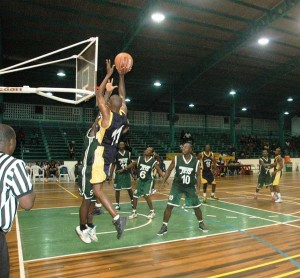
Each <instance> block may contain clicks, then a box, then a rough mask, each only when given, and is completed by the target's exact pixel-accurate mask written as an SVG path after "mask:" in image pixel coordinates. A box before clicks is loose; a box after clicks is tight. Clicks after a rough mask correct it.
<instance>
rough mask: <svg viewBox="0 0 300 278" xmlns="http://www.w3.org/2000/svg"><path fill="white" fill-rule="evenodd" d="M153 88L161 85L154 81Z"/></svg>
mask: <svg viewBox="0 0 300 278" xmlns="http://www.w3.org/2000/svg"><path fill="white" fill-rule="evenodd" d="M153 85H154V86H155V87H160V86H161V83H160V82H159V81H155V82H154V84H153Z"/></svg>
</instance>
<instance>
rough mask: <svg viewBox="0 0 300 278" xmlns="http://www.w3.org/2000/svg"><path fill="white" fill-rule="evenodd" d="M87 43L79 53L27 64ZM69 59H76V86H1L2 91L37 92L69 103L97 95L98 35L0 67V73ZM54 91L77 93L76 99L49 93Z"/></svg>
mask: <svg viewBox="0 0 300 278" xmlns="http://www.w3.org/2000/svg"><path fill="white" fill-rule="evenodd" d="M83 44H87V45H86V46H85V47H84V49H82V50H81V51H80V53H79V54H77V55H72V56H70V57H65V58H62V59H58V60H54V61H48V62H43V63H40V64H34V65H28V66H25V65H27V64H30V63H33V62H36V61H39V60H42V59H44V58H46V57H49V56H52V55H55V54H57V53H61V52H64V51H66V50H68V49H71V48H74V47H78V46H80V45H83ZM68 60H76V82H75V86H76V87H75V88H54V87H38V88H32V87H29V86H23V87H3V86H1V87H0V93H18V94H20V93H21V94H37V95H39V96H42V97H46V98H50V99H53V100H56V101H59V102H64V103H69V104H75V105H76V104H79V103H81V102H84V101H88V100H89V99H90V98H92V97H93V96H94V95H95V92H96V85H97V68H98V37H93V38H90V39H88V40H84V41H81V42H79V43H75V44H72V45H70V46H67V47H64V48H61V49H58V50H56V51H53V52H50V53H47V54H44V55H42V56H39V57H36V58H33V59H30V60H27V61H24V62H22V63H18V64H16V65H13V66H10V67H6V68H3V69H0V75H4V74H9V73H13V72H17V71H23V70H30V69H32V68H37V67H44V66H47V65H51V64H56V63H60V62H64V61H68ZM49 92H53V93H55V94H58V95H59V93H71V94H75V99H74V100H72V99H67V98H62V97H59V96H57V95H56V96H55V95H50V94H47V93H49Z"/></svg>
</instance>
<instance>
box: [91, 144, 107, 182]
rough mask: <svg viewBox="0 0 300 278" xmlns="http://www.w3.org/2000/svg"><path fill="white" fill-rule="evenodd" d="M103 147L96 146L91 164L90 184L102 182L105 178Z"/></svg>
mask: <svg viewBox="0 0 300 278" xmlns="http://www.w3.org/2000/svg"><path fill="white" fill-rule="evenodd" d="M103 152H104V147H102V146H98V147H97V149H96V150H95V154H94V163H93V166H92V178H91V180H90V183H91V184H96V183H102V182H104V181H105V180H106V174H105V171H104V158H103Z"/></svg>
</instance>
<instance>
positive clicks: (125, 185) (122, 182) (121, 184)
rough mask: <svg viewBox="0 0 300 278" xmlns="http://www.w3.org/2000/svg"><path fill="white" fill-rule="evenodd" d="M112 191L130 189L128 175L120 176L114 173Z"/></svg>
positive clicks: (122, 174)
mask: <svg viewBox="0 0 300 278" xmlns="http://www.w3.org/2000/svg"><path fill="white" fill-rule="evenodd" d="M114 189H115V190H124V189H125V190H126V189H127V190H128V189H131V178H130V173H121V174H120V173H116V177H115V182H114Z"/></svg>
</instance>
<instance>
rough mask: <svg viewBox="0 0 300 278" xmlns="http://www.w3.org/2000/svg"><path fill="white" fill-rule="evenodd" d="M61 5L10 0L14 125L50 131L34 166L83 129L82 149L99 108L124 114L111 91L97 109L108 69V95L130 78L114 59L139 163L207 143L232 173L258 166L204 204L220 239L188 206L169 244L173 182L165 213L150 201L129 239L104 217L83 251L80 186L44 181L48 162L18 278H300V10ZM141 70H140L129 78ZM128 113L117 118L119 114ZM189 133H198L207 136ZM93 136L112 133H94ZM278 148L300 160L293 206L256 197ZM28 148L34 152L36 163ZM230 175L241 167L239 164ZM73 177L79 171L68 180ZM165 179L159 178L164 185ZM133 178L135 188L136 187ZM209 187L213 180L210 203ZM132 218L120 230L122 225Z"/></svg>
mask: <svg viewBox="0 0 300 278" xmlns="http://www.w3.org/2000/svg"><path fill="white" fill-rule="evenodd" d="M63 2H64V1H20V0H18V1H6V4H5V5H3V8H2V10H3V11H2V14H1V15H2V16H3V20H2V21H1V25H0V35H1V34H2V32H3V36H1V40H0V52H1V53H0V54H1V56H0V66H1V69H0V83H1V84H0V85H1V86H0V110H1V113H0V123H2V122H3V123H5V122H6V123H7V124H9V125H12V126H13V125H16V126H18V127H21V129H22V127H24V126H26V125H25V124H24V123H25V121H26V124H27V126H29V127H28V129H27V130H28V131H29V132H32V129H34V128H35V129H38V130H39V131H40V134H38V136H40V137H39V138H40V139H39V140H40V143H39V144H36V145H39V147H37V146H34V143H32V142H31V143H30V145H31V146H28V149H23V143H24V144H25V140H24V142H23V140H21V143H19V142H18V143H19V144H20V145H21V147H20V149H21V150H20V155H19V157H18V158H21V159H22V160H27V161H26V162H30V161H31V160H32V161H38V162H41V161H39V160H46V158H47V160H52V159H54V158H58V157H57V155H60V154H61V153H62V152H63V151H62V150H63V149H64V148H66V146H68V147H69V146H70V144H69V143H70V142H69V141H70V139H73V137H74V136H75V135H74V134H77V133H78V138H79V140H78V142H79V141H80V140H81V139H83V137H84V136H85V135H86V131H87V129H85V128H86V127H87V126H88V125H89V126H90V123H92V122H94V121H95V117H96V115H98V116H97V117H99V115H100V114H99V109H98V107H100V112H101V113H102V120H103V118H104V116H105V115H106V114H107V115H113V113H112V111H113V110H112V109H111V107H110V104H108V98H107V99H106V100H105V102H104V101H103V100H102V99H101V97H103V99H104V97H105V96H107V95H105V90H104V89H103V92H101V94H102V93H103V94H102V95H101V94H100V95H99V94H98V100H99V99H101V100H102V101H103V102H102V104H103V105H102V106H103V107H104V108H105V109H107V111H106V110H104V111H106V112H107V113H103V111H102V110H101V103H100V105H99V103H97V105H98V107H97V105H96V106H95V99H94V98H95V94H96V92H97V89H99V88H100V87H101V86H99V87H98V86H97V85H98V84H100V83H101V80H100V79H101V78H103V77H104V76H105V73H107V75H106V77H107V76H108V75H109V78H110V79H109V80H110V81H108V80H106V81H107V82H106V85H108V83H110V82H111V84H110V86H109V87H106V91H107V92H109V94H111V93H112V90H109V89H107V88H110V87H113V85H115V87H118V86H116V85H118V83H117V81H115V83H113V81H112V80H113V78H115V77H116V75H117V74H118V73H117V71H115V72H114V74H115V76H113V75H112V74H113V68H114V67H113V66H112V67H111V65H110V62H107V61H110V60H109V59H111V61H112V64H115V66H116V69H117V70H118V72H119V75H118V77H117V78H119V81H120V80H121V82H120V83H119V89H120V90H119V94H120V96H121V97H122V100H121V99H120V102H122V106H123V108H124V107H125V106H126V107H125V108H126V111H127V106H128V111H129V112H128V115H126V117H127V116H128V119H129V122H130V125H131V126H132V127H133V129H132V134H130V135H129V136H132V137H131V138H127V140H128V141H130V140H132V141H134V142H132V143H133V144H136V145H135V146H134V147H135V149H134V152H133V156H132V157H134V159H135V158H136V157H137V156H139V155H140V154H141V153H142V152H143V151H144V148H145V147H146V146H149V147H151V148H152V151H153V150H155V151H156V150H157V149H155V148H158V149H159V150H158V151H157V152H158V153H159V154H160V155H162V156H163V157H164V158H165V157H166V158H167V160H171V159H172V157H173V156H174V155H175V153H176V152H178V151H179V149H180V148H181V147H182V145H184V143H185V142H188V143H189V144H190V146H191V145H193V147H194V151H196V149H197V151H198V150H199V151H202V150H203V148H204V147H205V145H206V144H208V143H209V144H211V145H212V151H213V152H214V154H215V156H216V157H217V156H223V157H227V161H226V163H227V162H228V161H230V160H232V161H231V163H233V165H234V167H236V165H235V164H238V163H237V160H236V158H237V156H241V157H242V158H243V159H244V160H243V162H242V163H243V166H244V167H245V166H247V171H242V172H243V173H242V174H245V175H239V173H238V172H239V170H235V171H232V173H230V175H229V172H228V176H226V177H224V178H217V190H216V195H217V196H218V197H219V198H220V200H218V201H217V200H212V199H209V198H208V200H207V203H205V204H202V206H201V210H202V214H203V219H204V222H205V225H206V226H207V227H208V229H209V231H208V232H206V233H204V232H202V231H201V230H199V228H198V225H199V223H198V221H197V220H196V217H195V214H194V211H193V210H189V209H186V208H185V205H184V203H185V200H184V199H182V200H181V206H180V207H179V208H174V210H173V213H172V217H171V219H170V221H169V223H168V233H166V234H164V235H163V236H157V232H158V231H159V229H160V227H161V225H162V220H163V215H164V210H165V207H166V205H167V200H168V194H169V191H170V186H171V183H172V179H169V184H168V185H167V186H166V187H165V188H163V189H162V190H160V191H159V192H157V193H155V194H154V195H153V196H152V200H153V204H154V209H155V213H156V216H155V217H154V218H153V219H150V220H149V219H147V215H148V213H149V209H148V206H147V203H146V202H145V201H144V200H143V199H140V200H139V203H138V207H137V213H138V217H137V218H135V219H133V220H128V223H127V226H126V229H125V232H124V234H123V237H122V238H121V239H120V240H118V239H117V238H116V231H115V228H114V226H113V224H112V218H111V216H110V215H109V213H108V212H107V211H105V213H104V214H103V215H97V216H95V217H94V222H93V223H94V224H95V225H97V236H98V239H99V241H98V242H92V243H90V244H85V243H83V241H82V240H80V238H79V237H78V235H77V233H78V234H81V235H82V234H83V231H87V230H84V228H85V224H84V223H86V222H84V223H80V221H79V207H80V204H81V196H80V195H79V193H78V187H77V184H76V183H75V182H74V181H71V182H69V181H68V182H61V183H55V182H54V181H51V182H49V183H43V182H41V181H40V179H44V176H45V173H44V169H42V168H39V169H37V174H38V178H39V181H37V182H36V183H35V184H34V188H35V192H36V193H37V197H36V201H35V204H34V207H33V209H32V210H30V211H24V210H22V209H21V208H19V210H18V212H17V215H16V218H15V225H14V226H13V229H12V231H10V232H9V233H7V234H6V235H5V237H4V236H3V238H4V242H5V238H6V239H7V242H8V246H9V253H10V273H11V276H10V277H12V278H19V277H21V278H24V277H26V278H41V277H42V278H54V277H114V278H115V277H170V278H171V277H193V278H194V277H211V278H212V277H214V278H217V277H255V278H257V277H277V278H279V277H300V251H299V250H300V243H299V232H300V193H299V180H300V173H299V163H300V160H299V156H300V152H299V150H297V149H296V148H294V149H292V147H291V146H292V145H293V144H292V142H289V141H288V140H289V139H292V137H293V136H295V134H297V136H298V140H299V141H298V142H300V136H299V134H300V133H299V131H300V128H299V126H300V125H299V124H300V121H299V118H297V113H298V114H299V103H297V101H299V98H298V93H297V90H298V87H299V86H298V85H299V80H300V78H299V72H300V71H299V61H300V60H299V53H300V45H299V40H298V39H299V30H298V27H299V26H298V27H297V24H298V23H299V20H298V15H299V11H300V8H299V5H300V1H298V0H284V1H281V0H270V1H249V0H243V1H233V0H228V1H223V0H222V1H221V0H214V1H121V0H120V1H77V2H78V3H76V5H74V6H72V7H71V6H70V5H69V4H66V3H63ZM200 2H201V3H200ZM225 2H226V4H224V3H225ZM160 9H161V12H160ZM150 15H151V17H150ZM159 24H161V25H159ZM163 24H164V25H163ZM2 25H3V28H2ZM22 26H25V27H24V30H23V29H22V28H21V27H22ZM2 29H3V30H2ZM4 33H5V34H4ZM89 35H92V37H89ZM98 36H99V37H98ZM2 37H3V38H2ZM84 38H85V39H84ZM2 40H3V45H2ZM74 42H77V43H74ZM63 46H64V47H63ZM61 47H62V48H61ZM268 47H269V48H268ZM55 49H56V50H55ZM127 52H128V53H127ZM36 53H38V54H36ZM42 53H43V54H42ZM41 54H42V55H41ZM36 55H39V56H37V57H35V56H36ZM131 55H132V56H131ZM2 56H3V57H2ZM30 57H35V58H30ZM105 59H107V60H106V65H105ZM113 59H114V60H113ZM2 60H3V61H2ZM133 61H134V66H133ZM98 63H99V64H98ZM100 63H101V64H100ZM132 68H133V74H132V73H130V77H129V78H128V79H127V76H126V78H125V77H124V75H125V74H127V73H128V72H129V71H131V69H132ZM134 71H135V72H134ZM109 72H111V74H109ZM131 74H132V75H131ZM37 76H38V77H37ZM66 76H67V78H66V79H63V78H61V77H66ZM56 78H57V79H56ZM97 78H99V79H98V80H97ZM107 78H108V77H107ZM122 80H126V81H125V84H126V90H125V85H124V83H122ZM14 82H16V84H14ZM297 82H298V83H297ZM26 84H29V85H30V86H29V85H26ZM2 85H3V86H2ZM104 87H105V83H104ZM101 88H102V87H101ZM99 91H100V90H99ZM116 91H117V90H116ZM125 91H126V93H125ZM127 91H128V92H129V94H127ZM20 95H21V97H20ZM25 95H26V96H25ZM22 97H24V101H23V98H22ZM109 97H110V96H109ZM52 101H56V102H57V103H59V104H57V106H55V105H53V102H52ZM125 102H126V103H125ZM125 104H126V105H125ZM67 105H69V106H67ZM75 105H78V106H76V107H75ZM103 107H102V109H103ZM120 107H121V106H120ZM120 107H119V108H118V109H117V110H116V111H113V112H115V113H116V114H118V113H119V114H121V112H120V111H121V110H120ZM109 109H110V110H109ZM124 111H125V110H124ZM247 111H248V112H247ZM3 115H4V116H3ZM103 115H104V116H103ZM107 115H106V116H107ZM288 115H290V116H288ZM123 116H124V119H125V118H126V117H125V115H123ZM289 117H290V118H289ZM292 117H293V118H292ZM97 120H98V124H99V123H100V124H99V126H100V128H99V129H101V128H103V127H102V126H101V122H100V120H99V118H97ZM107 120H108V119H107ZM109 120H110V121H109V126H108V127H107V128H104V129H105V130H106V129H108V128H110V127H111V126H112V127H114V125H113V124H112V122H113V116H109ZM124 122H125V121H124ZM175 123H176V127H175ZM126 124H127V119H126ZM31 125H32V126H31ZM47 125H49V126H48V128H47V127H46V126H47ZM52 125H53V127H52ZM124 125H125V124H124V123H123V125H122V126H121V125H120V126H119V127H118V128H116V129H115V130H112V135H109V136H110V137H111V138H109V139H110V140H109V142H108V143H107V145H106V146H105V147H104V146H103V145H102V146H101V148H103V149H105V148H108V146H114V143H116V144H115V147H116V146H117V143H118V140H119V138H120V135H121V131H122V128H123V127H124ZM69 127H72V128H73V127H74V130H71V128H70V129H68V128H69ZM83 128H84V129H85V130H84V132H82V129H83ZM182 128H184V129H185V131H184V130H182V132H183V137H184V136H185V134H189V137H188V138H190V140H191V141H184V140H182V138H181V137H182V136H181V135H179V132H180V129H182ZM134 129H135V130H134ZM186 129H191V130H192V132H195V133H194V134H196V136H195V141H194V139H192V135H191V134H190V132H189V131H187V130H186ZM295 130H296V131H297V132H298V133H297V132H296V133H293V131H295ZM66 131H67V132H69V135H68V134H67V132H66ZM116 131H119V132H116ZM287 131H288V132H287ZM35 132H36V131H35ZM72 132H73V133H72ZM93 132H95V133H94V135H95V134H96V133H98V132H99V130H98V131H96V124H95V126H94V129H93ZM105 132H106V131H105ZM105 132H104V134H105ZM135 132H136V133H135ZM185 132H186V133H185ZM100 133H101V132H100ZM98 134H99V133H98ZM67 135H68V136H70V137H67ZM94 135H93V136H94ZM197 135H198V138H197ZM179 136H180V138H179ZM71 137H72V138H71ZM255 137H256V138H255ZM258 137H261V138H258ZM288 137H290V138H288ZM295 137H296V136H295ZM97 139H98V140H100V139H99V138H98V137H97ZM102 139H103V138H102ZM102 139H101V140H102ZM111 139H112V140H111ZM258 139H259V140H260V141H259V140H258ZM122 140H124V139H122ZM255 140H256V141H257V142H254V141H255ZM264 140H265V141H266V142H264ZM276 140H277V142H276V143H275V141H276ZM286 140H287V141H286ZM81 141H83V140H81ZM124 141H125V140H124ZM267 141H270V142H267ZM271 141H273V142H271ZM71 142H72V140H71ZM295 142H297V141H296V139H295ZM97 143H99V144H102V141H101V142H100V141H98V142H97ZM254 143H255V144H256V145H255V144H254ZM269 143H274V147H275V149H276V148H277V149H278V147H279V146H281V148H282V151H283V152H282V153H281V154H280V156H281V155H282V156H284V154H285V153H284V151H285V149H287V150H288V151H290V152H288V153H286V154H287V157H288V158H289V159H290V156H291V157H292V159H294V158H295V159H297V162H294V161H293V162H291V161H290V160H289V161H285V162H286V163H285V164H284V166H287V165H288V163H295V165H297V168H296V167H294V170H293V165H292V164H290V166H289V167H290V169H291V171H294V172H291V173H287V172H288V171H287V168H285V171H287V172H285V171H284V172H283V176H282V179H281V182H280V190H281V192H282V199H283V202H282V203H280V201H281V200H280V193H279V192H278V195H277V196H279V197H278V200H277V201H279V202H278V203H275V202H272V201H271V197H270V192H269V189H265V188H264V189H262V190H261V191H260V193H259V195H258V199H257V200H255V199H254V198H253V197H254V192H255V189H256V185H257V173H254V175H252V174H253V171H252V169H251V167H252V165H253V166H254V167H256V166H255V164H256V163H258V162H257V159H258V156H259V155H260V151H261V149H265V150H269V151H270V153H271V150H272V145H271V144H269ZM27 144H28V143H27ZM74 144H75V143H74ZM155 144H156V147H155V146H154V145H155ZM275 144H277V145H276V146H275ZM104 145H105V144H104ZM179 145H181V146H179ZM128 146H129V147H131V145H130V144H128ZM153 146H154V147H153ZM35 149H36V150H35ZM37 149H39V151H38V150H37ZM78 149H79V146H78ZM131 149H133V148H131ZM66 150H67V149H66ZM66 150H65V151H66ZM68 150H69V149H68ZM30 151H31V152H32V156H29V154H27V155H28V156H27V158H28V159H26V157H25V158H24V157H23V156H26V154H25V152H28V153H30ZM35 151H36V152H35ZM51 152H52V154H51ZM191 152H192V149H191ZM247 152H248V153H247ZM78 153H79V151H78ZM95 153H96V152H95ZM35 154H39V155H40V156H35ZM190 154H191V153H189V154H188V155H190ZM151 155H152V154H151ZM79 156H80V155H79V154H78V156H77V159H79ZM101 156H102V155H101ZM270 156H271V155H270ZM37 157H38V158H37ZM128 157H129V156H128ZM170 157H171V159H169V158H170ZM29 158H30V159H29ZM73 158H76V157H75V154H74V157H72V159H73ZM218 158H219V157H218ZM277 158H278V159H279V155H278V157H277ZM70 159H71V157H70ZM93 159H94V158H93ZM222 159H223V158H221V160H222ZM191 160H192V158H191ZM194 160H195V161H196V159H194ZM235 160H236V161H235ZM279 160H280V159H279ZM62 161H63V163H65V162H66V163H69V164H70V165H72V167H73V166H74V165H75V163H76V162H75V160H74V161H67V159H66V157H63V159H62ZM112 161H114V158H113V160H111V161H110V163H111V162H112ZM212 161H213V155H212V154H211V162H212ZM249 161H250V162H249ZM254 161H255V162H254ZM280 161H281V160H280ZM162 162H163V159H162ZM165 162H166V161H165ZM34 163H35V162H34ZM84 163H85V162H84ZM93 163H94V160H93ZM168 163H169V161H168V162H166V164H168ZM193 163H194V162H193ZM253 163H254V164H253ZM78 164H79V163H78ZM45 165H46V164H45ZM53 165H56V164H55V163H54V164H53ZM95 165H96V164H95ZM153 165H154V164H153ZM224 165H225V164H224ZM278 165H279V164H277V165H276V167H277V166H278ZM280 165H281V164H280ZM295 165H294V166H295ZM27 166H28V165H27ZM102 166H103V165H102V164H101V167H102ZM106 166H107V165H106ZM125 166H126V165H125ZM127 166H128V165H127ZM38 167H39V166H38ZM47 167H48V166H47ZM77 167H78V165H77ZM93 167H94V164H93ZM207 167H208V166H207ZM225 167H227V169H229V166H228V164H227V165H226V166H225ZM240 167H241V166H238V167H237V169H240ZM264 167H266V169H267V166H264ZM272 167H273V166H272ZM208 168H209V170H211V169H212V168H211V166H210V167H208ZM220 168H221V166H220V167H219V169H220ZM123 169H124V168H123ZM269 169H270V167H269V168H268V169H267V172H268V171H269ZM296 169H297V170H296ZM39 170H42V172H41V173H40V172H39ZM72 170H73V169H72ZM125 170H127V169H125ZM256 170H257V169H256ZM277 170H278V169H277ZM30 171H31V172H30V174H31V175H32V174H33V172H32V170H31V169H30ZM275 171H276V169H275ZM246 172H247V173H246ZM57 173H58V170H57ZM214 174H215V173H214ZM234 174H236V176H234ZM246 174H247V175H246ZM248 174H249V176H248ZM279 174H280V173H278V175H279ZM34 175H35V174H34ZM57 175H58V174H57ZM65 175H67V176H68V179H69V178H70V175H69V172H67V173H66V174H65ZM224 175H225V173H224ZM231 175H232V176H231ZM46 177H47V175H46ZM47 178H48V177H47ZM73 178H74V179H73ZM103 179H104V178H103ZM33 180H34V182H35V176H33ZM70 180H75V176H74V177H72V179H70ZM160 183H161V180H157V182H156V186H157V188H156V189H158V185H159V184H160ZM189 183H190V181H189V182H188V184H189ZM132 184H133V187H134V188H135V187H136V181H132ZM274 185H276V184H275V183H274ZM97 186H98V185H97ZM104 191H105V193H106V194H107V196H108V198H109V199H110V201H112V202H113V200H115V192H114V189H113V185H112V184H108V183H105V189H104ZM210 191H211V188H210V186H208V196H209V195H210ZM95 192H96V190H95ZM202 192H203V191H202V188H201V193H202ZM128 201H129V200H128V195H127V192H126V191H125V192H122V193H121V203H120V204H121V210H120V215H121V216H129V215H130V214H131V213H132V208H131V203H130V202H128ZM103 203H104V202H103ZM104 204H105V203H104ZM111 215H113V214H111ZM118 217H119V216H118V215H116V217H114V219H115V223H120V219H119V218H118ZM199 219H200V217H199ZM117 221H118V222H117ZM80 224H81V226H79V228H78V229H79V230H78V231H77V233H76V232H75V228H76V227H77V226H78V225H80ZM89 224H91V223H89ZM90 226H91V227H92V225H90ZM4 231H5V229H3V231H2V228H1V233H3V234H4ZM89 239H90V238H89Z"/></svg>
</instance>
